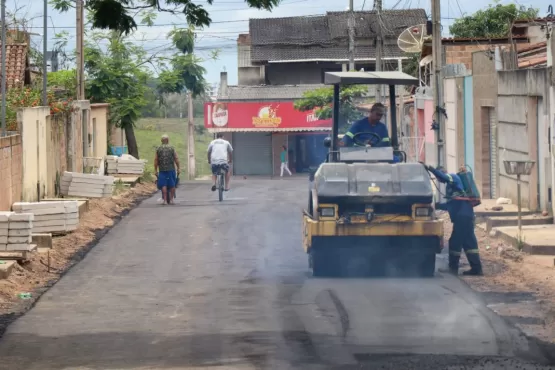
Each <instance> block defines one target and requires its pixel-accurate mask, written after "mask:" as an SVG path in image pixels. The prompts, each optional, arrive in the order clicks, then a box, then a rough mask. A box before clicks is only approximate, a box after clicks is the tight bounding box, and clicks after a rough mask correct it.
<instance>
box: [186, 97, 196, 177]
mask: <svg viewBox="0 0 555 370" xmlns="http://www.w3.org/2000/svg"><path fill="white" fill-rule="evenodd" d="M187 102H188V103H189V105H188V110H189V112H188V116H189V122H188V124H187V128H188V134H189V135H188V136H189V145H187V151H188V152H189V162H188V164H189V165H188V166H187V170H188V171H187V172H188V175H189V180H194V179H195V175H196V168H195V122H194V117H193V94H192V93H191V92H187Z"/></svg>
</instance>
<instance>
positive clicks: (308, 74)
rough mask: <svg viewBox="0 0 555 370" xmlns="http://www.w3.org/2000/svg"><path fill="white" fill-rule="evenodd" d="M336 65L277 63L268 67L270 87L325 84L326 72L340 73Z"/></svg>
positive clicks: (267, 76) (339, 68) (338, 66)
mask: <svg viewBox="0 0 555 370" xmlns="http://www.w3.org/2000/svg"><path fill="white" fill-rule="evenodd" d="M341 68H342V67H341V65H339V64H335V63H318V64H316V63H275V64H268V65H267V66H266V82H267V84H268V85H296V84H320V83H323V81H324V80H323V79H324V72H332V71H335V72H340V71H341Z"/></svg>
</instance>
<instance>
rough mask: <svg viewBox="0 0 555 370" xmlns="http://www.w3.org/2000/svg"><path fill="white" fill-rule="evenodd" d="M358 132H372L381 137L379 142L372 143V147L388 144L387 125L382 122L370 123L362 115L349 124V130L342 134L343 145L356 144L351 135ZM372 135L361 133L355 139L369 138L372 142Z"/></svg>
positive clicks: (363, 139)
mask: <svg viewBox="0 0 555 370" xmlns="http://www.w3.org/2000/svg"><path fill="white" fill-rule="evenodd" d="M360 132H372V133H374V134H376V135H378V136H379V137H380V138H381V141H380V142H378V143H376V145H372V146H374V147H384V146H389V145H390V142H389V133H388V132H387V126H386V125H385V124H384V123H382V122H377V123H376V124H371V123H370V121H369V120H368V118H367V117H364V118H362V119H360V120H358V121H356V122H355V123H353V124H352V125H351V128H350V129H349V131H347V133H345V136H343V142H344V143H345V145H356V144H355V142H354V140H353V137H354V136H355V134H358V133H360ZM373 137H374V135H370V134H361V135H358V136H357V139H358V140H360V141H365V140H371V142H374V140H376V139H373Z"/></svg>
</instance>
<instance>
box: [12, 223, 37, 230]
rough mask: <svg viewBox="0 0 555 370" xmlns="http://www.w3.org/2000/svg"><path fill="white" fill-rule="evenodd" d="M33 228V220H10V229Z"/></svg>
mask: <svg viewBox="0 0 555 370" xmlns="http://www.w3.org/2000/svg"><path fill="white" fill-rule="evenodd" d="M32 228H33V222H32V221H27V222H26V221H15V222H10V223H9V229H8V230H10V231H11V230H25V229H29V230H30V229H32Z"/></svg>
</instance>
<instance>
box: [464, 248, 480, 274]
mask: <svg viewBox="0 0 555 370" xmlns="http://www.w3.org/2000/svg"><path fill="white" fill-rule="evenodd" d="M466 259H467V260H468V263H469V264H470V270H467V271H464V272H463V275H464V276H483V275H484V272H483V271H482V262H481V261H480V255H479V254H478V253H467V254H466Z"/></svg>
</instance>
